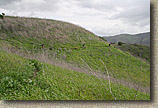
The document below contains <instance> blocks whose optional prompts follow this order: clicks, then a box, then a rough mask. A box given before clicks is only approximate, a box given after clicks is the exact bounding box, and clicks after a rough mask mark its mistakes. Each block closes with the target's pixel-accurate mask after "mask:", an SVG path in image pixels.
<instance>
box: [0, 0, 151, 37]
mask: <svg viewBox="0 0 158 108" xmlns="http://www.w3.org/2000/svg"><path fill="white" fill-rule="evenodd" d="M0 12H1V13H2V12H4V13H6V15H10V16H25V17H39V18H48V19H56V20H62V21H66V22H71V23H74V24H77V25H80V26H82V27H84V28H86V29H87V30H90V31H91V32H93V33H95V34H96V35H100V36H111V35H116V34H123V33H130V34H136V33H141V32H148V31H150V0H0Z"/></svg>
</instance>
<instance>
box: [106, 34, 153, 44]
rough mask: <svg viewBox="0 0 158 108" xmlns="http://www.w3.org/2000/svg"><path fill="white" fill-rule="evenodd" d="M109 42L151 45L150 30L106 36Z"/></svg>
mask: <svg viewBox="0 0 158 108" xmlns="http://www.w3.org/2000/svg"><path fill="white" fill-rule="evenodd" d="M104 38H105V39H106V40H107V41H108V42H114V43H118V42H123V43H127V44H137V45H140V44H141V45H146V46H150V32H147V33H139V34H135V35H131V34H120V35H116V36H109V37H104Z"/></svg>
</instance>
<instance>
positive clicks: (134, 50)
mask: <svg viewBox="0 0 158 108" xmlns="http://www.w3.org/2000/svg"><path fill="white" fill-rule="evenodd" d="M115 47H116V48H119V49H120V50H122V51H127V52H130V54H132V55H134V56H136V57H140V58H142V59H144V60H146V61H148V62H150V47H149V46H143V45H136V44H123V45H121V46H119V45H117V46H115Z"/></svg>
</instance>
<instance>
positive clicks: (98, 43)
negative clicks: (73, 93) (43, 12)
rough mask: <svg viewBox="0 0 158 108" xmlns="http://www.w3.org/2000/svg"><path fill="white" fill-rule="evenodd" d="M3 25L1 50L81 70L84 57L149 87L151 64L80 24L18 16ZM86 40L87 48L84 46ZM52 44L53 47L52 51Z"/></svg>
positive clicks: (95, 67) (98, 68)
mask: <svg viewBox="0 0 158 108" xmlns="http://www.w3.org/2000/svg"><path fill="white" fill-rule="evenodd" d="M0 24H1V27H0V45H1V48H0V49H1V50H5V51H7V50H8V49H9V50H11V52H12V53H16V52H20V53H21V52H22V53H24V54H29V55H31V56H38V54H43V55H44V56H46V57H48V59H50V60H53V59H54V58H55V59H57V60H64V61H65V62H68V63H71V64H75V65H77V66H78V67H81V69H82V68H87V66H85V63H84V62H83V61H82V60H81V58H82V59H83V60H84V61H85V62H86V63H87V64H88V65H89V67H90V68H91V69H92V70H94V71H96V72H100V73H101V74H106V70H105V65H106V67H107V69H108V71H109V74H110V76H112V77H114V78H117V79H123V80H125V81H129V82H132V83H136V84H141V86H146V87H149V86H150V65H149V63H146V62H143V61H141V60H140V59H138V58H136V57H133V56H131V55H130V54H128V53H125V52H122V51H121V50H119V49H116V48H114V47H108V44H107V43H105V42H104V41H102V40H101V39H100V38H98V37H96V36H95V35H94V34H92V33H90V32H89V31H87V30H84V29H82V28H80V27H78V26H75V25H73V24H69V23H65V22H60V21H55V20H43V19H35V18H31V19H29V18H19V17H18V18H15V17H6V18H5V19H4V20H0ZM84 43H85V44H86V47H85V48H82V45H83V44H84ZM41 44H45V49H41ZM50 47H51V48H52V49H53V50H49V48H50ZM72 48H77V49H72ZM63 58H64V59H63ZM100 59H101V60H102V61H103V62H104V63H105V65H103V64H102V63H101V61H100ZM141 65H142V70H141ZM20 70H21V69H20ZM49 71H52V70H51V69H50V70H49ZM30 72H31V71H30ZM61 72H62V71H61ZM63 72H64V71H63ZM67 72H70V71H67ZM63 74H64V73H63ZM60 75H61V74H60ZM81 76H82V75H81ZM73 80H75V79H73ZM75 81H76V80H75ZM84 81H85V80H84ZM87 81H90V79H89V80H88V79H87ZM96 85H97V84H96ZM87 89H88V88H87ZM114 90H115V89H114ZM116 90H117V89H116ZM118 94H119V93H118ZM87 99H90V98H87ZM97 99H98V98H97ZM109 99H111V98H109Z"/></svg>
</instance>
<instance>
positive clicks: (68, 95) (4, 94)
mask: <svg viewBox="0 0 158 108" xmlns="http://www.w3.org/2000/svg"><path fill="white" fill-rule="evenodd" d="M0 60H1V62H0V69H1V72H0V79H1V80H0V85H1V89H0V99H1V100H149V99H150V96H149V95H148V94H144V93H140V92H137V91H136V90H134V89H129V88H127V87H125V86H122V85H119V84H111V85H110V86H111V88H112V89H111V92H110V89H109V83H108V81H105V80H102V79H100V80H98V79H97V77H95V76H91V75H87V74H84V73H79V72H75V71H71V70H67V69H63V68H60V67H56V66H53V65H50V64H46V63H43V62H39V61H37V60H31V59H24V58H23V57H20V56H16V55H14V54H8V53H5V52H2V51H0Z"/></svg>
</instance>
